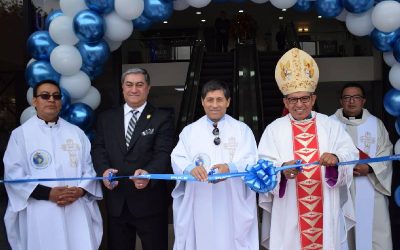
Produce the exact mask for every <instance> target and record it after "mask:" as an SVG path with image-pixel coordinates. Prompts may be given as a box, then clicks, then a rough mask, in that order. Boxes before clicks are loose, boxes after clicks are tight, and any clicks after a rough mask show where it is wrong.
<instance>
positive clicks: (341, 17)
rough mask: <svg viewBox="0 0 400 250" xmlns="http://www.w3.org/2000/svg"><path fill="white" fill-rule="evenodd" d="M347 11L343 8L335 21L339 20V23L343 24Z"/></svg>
mask: <svg viewBox="0 0 400 250" xmlns="http://www.w3.org/2000/svg"><path fill="white" fill-rule="evenodd" d="M347 13H348V12H347V10H346V9H345V8H343V10H342V12H340V14H339V15H338V16H337V17H335V18H336V19H337V20H339V21H342V22H344V21H346V16H347Z"/></svg>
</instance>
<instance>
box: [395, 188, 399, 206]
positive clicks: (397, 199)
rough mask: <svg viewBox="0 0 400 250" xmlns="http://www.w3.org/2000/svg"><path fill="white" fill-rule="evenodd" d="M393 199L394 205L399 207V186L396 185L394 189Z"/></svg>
mask: <svg viewBox="0 0 400 250" xmlns="http://www.w3.org/2000/svg"><path fill="white" fill-rule="evenodd" d="M394 201H395V202H396V205H397V206H398V207H400V186H397V188H396V190H395V191H394Z"/></svg>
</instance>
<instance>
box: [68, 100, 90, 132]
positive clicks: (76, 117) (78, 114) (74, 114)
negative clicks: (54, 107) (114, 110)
mask: <svg viewBox="0 0 400 250" xmlns="http://www.w3.org/2000/svg"><path fill="white" fill-rule="evenodd" d="M61 117H62V118H64V119H65V120H67V121H68V122H70V123H72V124H75V125H76V126H78V127H80V128H81V129H82V130H83V131H87V130H88V129H90V128H91V127H92V125H93V122H94V112H93V109H92V108H91V107H89V106H88V105H87V104H84V103H81V102H77V103H72V104H71V105H69V108H68V109H67V110H66V111H65V112H64V113H63V114H62V116H61Z"/></svg>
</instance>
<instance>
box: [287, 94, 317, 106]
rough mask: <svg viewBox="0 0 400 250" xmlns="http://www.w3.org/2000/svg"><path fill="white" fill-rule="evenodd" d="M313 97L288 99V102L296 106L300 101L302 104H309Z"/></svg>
mask: <svg viewBox="0 0 400 250" xmlns="http://www.w3.org/2000/svg"><path fill="white" fill-rule="evenodd" d="M311 96H312V95H308V96H302V97H286V100H288V102H289V103H290V104H296V103H297V102H298V101H300V102H301V103H308V102H310V100H311Z"/></svg>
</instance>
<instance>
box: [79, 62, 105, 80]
mask: <svg viewBox="0 0 400 250" xmlns="http://www.w3.org/2000/svg"><path fill="white" fill-rule="evenodd" d="M81 70H82V71H83V72H85V73H86V74H87V75H88V76H89V78H90V80H94V79H95V78H96V77H98V76H99V75H101V74H102V73H103V65H98V66H93V67H91V66H87V65H82V68H81Z"/></svg>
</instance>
